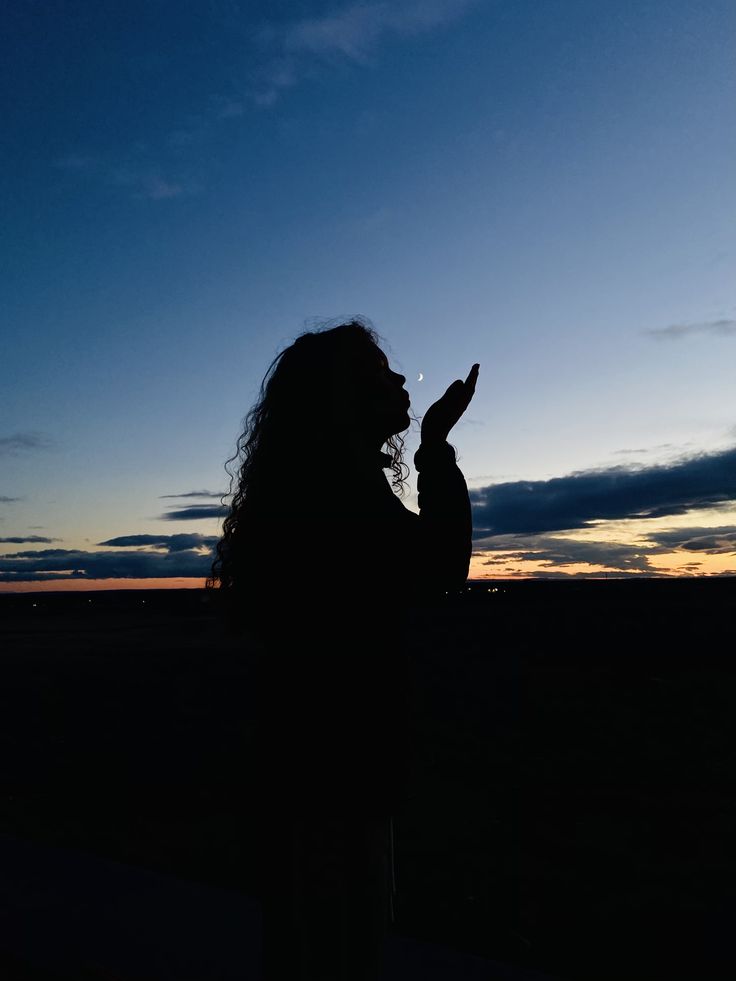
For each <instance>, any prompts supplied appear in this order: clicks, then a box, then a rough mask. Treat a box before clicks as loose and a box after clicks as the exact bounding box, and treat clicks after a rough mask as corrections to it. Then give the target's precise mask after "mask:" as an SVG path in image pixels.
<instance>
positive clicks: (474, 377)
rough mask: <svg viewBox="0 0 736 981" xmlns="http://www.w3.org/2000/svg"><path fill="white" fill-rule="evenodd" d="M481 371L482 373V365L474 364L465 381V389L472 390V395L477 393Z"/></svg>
mask: <svg viewBox="0 0 736 981" xmlns="http://www.w3.org/2000/svg"><path fill="white" fill-rule="evenodd" d="M479 371H480V365H479V364H474V365H473V367H472V368H471V369H470V371H469V372H468V377H467V378H466V379H465V387H466V388H469V389H470V394H471V395H472V394H473V392H474V391H475V383H476V382H477V381H478V372H479Z"/></svg>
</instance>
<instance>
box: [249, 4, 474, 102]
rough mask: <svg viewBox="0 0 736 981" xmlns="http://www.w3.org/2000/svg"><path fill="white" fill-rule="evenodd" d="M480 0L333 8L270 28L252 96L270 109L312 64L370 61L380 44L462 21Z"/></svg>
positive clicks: (263, 34) (266, 31)
mask: <svg viewBox="0 0 736 981" xmlns="http://www.w3.org/2000/svg"><path fill="white" fill-rule="evenodd" d="M478 2H479V0H391V2H388V0H377V2H373V3H361V2H358V3H350V4H347V5H344V6H342V7H336V8H335V9H333V10H332V11H331V12H330V13H328V14H324V15H322V16H319V17H308V18H304V19H302V20H298V21H293V22H292V23H290V24H286V25H273V24H270V25H268V26H267V27H266V28H264V29H263V30H262V31H261V32H260V40H261V42H262V44H263V45H264V46H265V47H266V48H267V49H271V50H272V51H274V56H273V58H272V60H271V62H270V63H269V64H268V65H267V66H266V67H265V68H264V69H263V70H262V72H261V75H260V78H259V82H258V86H257V88H256V89H255V90H254V92H253V93H252V98H253V100H254V101H255V102H256V103H257V104H259V105H271V104H273V103H274V102H275V101H276V99H277V98H278V96H279V94H280V93H281V92H282V91H284V90H285V89H288V88H291V87H292V86H294V85H296V83H297V82H298V81H300V80H301V79H302V78H304V77H306V76H307V75H308V74H309V73H310V72H311V71H312V70H313V64H314V61H315V60H323V61H324V60H328V59H335V58H343V59H348V60H350V61H353V62H357V63H360V64H366V63H368V62H369V60H370V58H371V56H372V55H373V53H374V52H375V50H376V48H377V47H378V45H379V44H380V43H381V42H382V41H383V40H384V39H385V38H388V37H391V36H394V37H411V36H414V35H418V34H421V33H424V32H427V31H431V30H434V29H436V28H439V27H442V26H444V25H445V24H449V23H450V22H452V21H454V20H456V19H458V18H459V17H461V16H462V15H463V14H464V13H465V12H466V11H467V10H468V9H469V8H470V7H472V6H475V5H476V4H477V3H478Z"/></svg>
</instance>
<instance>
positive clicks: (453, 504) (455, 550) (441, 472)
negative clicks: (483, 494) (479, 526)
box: [414, 364, 480, 590]
mask: <svg viewBox="0 0 736 981" xmlns="http://www.w3.org/2000/svg"><path fill="white" fill-rule="evenodd" d="M479 368H480V365H478V364H474V365H473V367H472V368H471V369H470V372H469V373H468V377H467V378H466V379H465V381H461V380H460V379H457V381H454V382H453V383H452V385H450V386H449V388H448V389H447V391H446V392H445V394H444V395H443V396H442V397H441V398H439V399H438V400H437V401H436V402H435V403H433V404H432V405H430V407H429V408H428V409H427V411H426V413H425V414H424V418H423V419H422V441H421V445H420V446H419V449H418V450H417V452H416V453H415V454H414V466H415V467H416V469H417V472H418V473H419V478H418V483H417V490H418V496H419V538H420V541H419V555H420V564H421V568H420V570H419V574H420V578H421V580H422V585H423V586H424V587H425V588H427V587H428V588H430V589H441V590H448V589H460V588H461V587H462V585H463V583H464V582H465V580H466V579H467V578H468V569H469V567H470V554H471V551H472V536H473V522H472V518H471V512H470V498H469V496H468V487H467V484H466V483H465V478H464V477H463V474H462V472H461V470H460V468H459V467H458V465H457V463H456V462H455V461H456V458H455V450H454V449H453V447H452V446H450V444H449V443H448V442H447V436H448V435H449V432H450V430H451V429H452V427H453V426H454V425H455V423H456V422H457V421H458V420H459V419H460V417H461V416H462V414H463V412H465V410H466V409H467V407H468V405H469V404H470V400H471V399H472V397H473V393H474V392H475V384H476V382H477V380H478V371H479Z"/></svg>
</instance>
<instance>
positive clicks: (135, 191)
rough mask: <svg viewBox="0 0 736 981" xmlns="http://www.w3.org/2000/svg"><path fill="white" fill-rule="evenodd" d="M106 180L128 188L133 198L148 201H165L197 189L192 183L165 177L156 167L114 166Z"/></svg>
mask: <svg viewBox="0 0 736 981" xmlns="http://www.w3.org/2000/svg"><path fill="white" fill-rule="evenodd" d="M107 180H108V182H109V183H111V184H117V185H119V186H121V187H127V188H130V190H131V194H132V196H133V197H134V198H147V199H148V200H149V201H165V200H167V199H169V198H178V197H181V196H182V195H184V194H192V193H194V192H195V191H196V190H197V188H196V186H195V185H194V184H187V183H186V182H185V181H183V180H175V179H172V178H170V177H165V176H164V175H163V174H162V173H161V172H160V171H159V170H157V169H148V168H137V167H115V168H113V169H111V170H110V171H109V172H108V174H107Z"/></svg>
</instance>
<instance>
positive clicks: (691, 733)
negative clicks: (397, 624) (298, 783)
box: [0, 578, 736, 981]
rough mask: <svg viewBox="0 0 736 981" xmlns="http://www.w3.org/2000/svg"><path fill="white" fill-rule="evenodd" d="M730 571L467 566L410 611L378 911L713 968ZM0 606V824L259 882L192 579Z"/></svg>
mask: <svg viewBox="0 0 736 981" xmlns="http://www.w3.org/2000/svg"><path fill="white" fill-rule="evenodd" d="M297 586H298V583H296V582H290V581H285V582H283V583H282V584H281V586H280V587H279V588H281V589H282V591H283V603H284V609H285V610H288V605H289V593H290V590H292V589H294V588H296V587H297ZM735 592H736V581H734V579H732V578H720V579H717V578H712V579H699V580H686V579H679V580H668V581H665V580H657V579H652V580H638V581H634V580H608V581H603V580H598V581H593V580H590V581H569V582H564V581H518V582H502V581H498V582H480V581H476V582H470V583H468V584H467V587H466V588H465V590H463V591H462V592H460V593H457V594H452V595H448V596H446V597H445V599H444V601H442V602H439V603H436V604H434V605H431V606H430V605H428V606H426V607H424V608H420V607H417V608H416V609H414V610H413V611H412V612H411V614H410V617H409V629H408V632H407V642H408V644H409V650H410V656H411V662H412V665H413V673H414V680H415V691H414V698H413V718H412V733H413V736H412V739H413V745H414V755H413V760H412V768H411V780H410V786H409V790H408V793H407V798H406V801H405V804H404V808H403V810H402V811H401V812H400V813H399V814H397V815H396V835H397V840H396V860H397V885H398V898H397V921H396V923H395V925H394V926H393V927H392V930H393V931H398V932H400V933H403V934H406V935H409V936H414V937H418V938H426V939H435V940H439V941H441V942H443V943H447V944H450V945H453V946H456V947H458V948H461V949H464V950H469V951H473V952H476V953H481V954H485V955H486V956H488V957H492V958H495V959H498V960H500V961H507V962H509V963H514V964H519V965H526V966H529V967H536V968H539V969H541V970H544V971H548V972H549V973H550V974H552V975H555V976H557V977H559V978H574V979H586V981H591V979H593V978H595V979H611V981H614V979H615V981H620V979H621V978H623V977H631V978H654V977H659V976H670V977H671V976H675V975H677V974H679V973H680V972H682V974H683V976H684V975H688V974H689V975H692V976H699V977H702V978H715V977H721V976H723V977H726V976H731V975H732V972H733V970H734V967H735V966H736V965H735V963H734V961H735V959H736V958H735V957H734V953H733V948H732V936H733V928H734V921H735V914H736V862H735V861H734V848H733V845H732V840H733V828H734V826H735V825H736V797H735V796H734V747H735V744H736V735H735V734H734V726H733V706H734V701H735V699H736V661H735V660H734V656H733V623H734V609H735V604H734V596H735ZM0 613H1V615H2V624H3V634H4V643H3V690H4V693H5V698H4V712H3V735H2V738H3V745H4V746H5V747H6V753H5V756H6V759H5V766H4V771H5V779H4V781H3V795H2V828H3V830H5V831H9V832H12V833H14V834H17V835H21V836H24V837H27V838H30V839H35V840H39V841H44V842H52V843H57V844H63V845H69V846H75V847H84V848H86V849H89V850H91V851H94V852H96V853H99V854H102V855H105V856H110V857H115V858H118V859H120V860H122V861H125V862H128V863H131V864H137V865H142V866H147V867H151V868H160V869H166V870H170V871H174V872H176V873H177V874H178V875H180V876H182V877H185V878H190V879H198V880H201V881H206V882H213V883H218V884H227V885H230V886H234V887H236V888H238V889H241V890H242V891H244V892H251V891H253V890H254V888H255V887H254V867H255V861H254V859H255V855H254V852H255V848H256V847H257V843H256V842H254V840H253V832H252V817H251V815H250V813H249V768H250V766H251V763H252V756H251V755H250V735H251V732H252V719H253V710H254V706H253V701H252V692H251V691H250V689H249V673H250V671H251V669H252V657H251V656H250V655H251V652H250V651H249V649H248V644H247V640H246V641H239V640H238V639H237V638H235V637H233V636H232V635H230V634H228V632H227V631H226V629H225V627H224V625H223V624H222V622H221V621H220V619H219V617H218V616H217V613H216V611H215V610H214V609H213V605H212V603H211V600H210V597H208V596H207V595H206V594H205V593H204V591H199V590H170V591H168V590H167V591H152V590H148V591H120V592H76V593H72V592H70V593H56V594H54V593H38V594H31V593H27V594H5V595H2V596H0ZM386 642H387V644H391V643H393V642H394V641H393V639H392V638H387V641H386ZM660 971H661V972H662V973H661V975H660V973H659V972H660ZM693 971H694V972H695V974H693Z"/></svg>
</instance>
